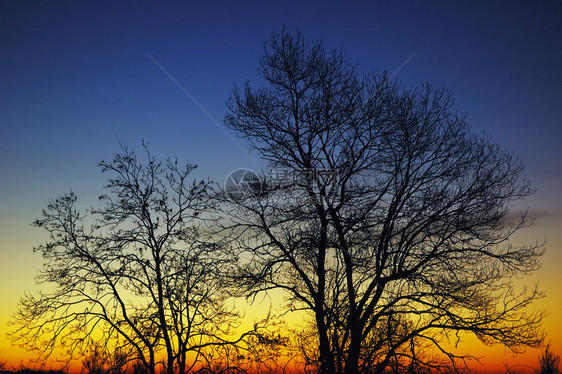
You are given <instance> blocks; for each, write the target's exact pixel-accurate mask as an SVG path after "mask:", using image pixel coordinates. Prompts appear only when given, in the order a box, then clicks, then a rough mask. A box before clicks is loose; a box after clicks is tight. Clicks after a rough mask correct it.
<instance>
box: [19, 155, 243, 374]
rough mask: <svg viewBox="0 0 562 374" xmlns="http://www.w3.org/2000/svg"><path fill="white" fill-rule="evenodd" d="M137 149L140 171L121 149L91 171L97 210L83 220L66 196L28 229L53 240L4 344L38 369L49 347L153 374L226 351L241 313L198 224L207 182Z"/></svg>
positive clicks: (217, 251)
mask: <svg viewBox="0 0 562 374" xmlns="http://www.w3.org/2000/svg"><path fill="white" fill-rule="evenodd" d="M145 150H146V160H145V161H141V160H139V158H138V157H137V156H136V154H135V152H134V151H133V150H131V149H129V148H127V147H123V152H122V153H118V154H115V155H114V157H113V160H112V161H110V162H105V161H104V162H101V163H100V167H101V169H102V171H103V172H105V173H108V174H110V177H109V179H108V181H107V184H106V185H105V189H106V193H105V194H103V195H102V196H100V201H101V203H102V205H101V207H99V208H90V209H88V210H86V211H81V210H80V209H79V208H78V207H77V197H76V195H75V194H74V193H72V192H71V193H69V194H66V195H63V196H61V197H59V198H57V199H55V200H53V201H51V202H50V203H49V205H48V206H47V209H45V210H44V211H43V216H42V218H40V219H38V220H36V221H35V226H37V227H41V228H44V229H45V230H47V232H48V233H49V234H50V239H49V240H48V241H47V242H46V243H45V244H43V245H41V246H39V247H37V248H35V251H37V252H39V253H41V254H42V256H43V258H44V260H45V264H44V266H43V268H42V269H41V272H40V275H39V276H38V282H39V284H40V285H42V289H41V291H40V292H39V294H37V295H33V294H29V295H26V296H25V297H24V298H22V299H21V302H20V305H19V309H18V311H17V313H16V315H15V320H14V324H15V327H14V331H13V332H12V338H13V340H14V341H15V342H16V343H18V344H21V345H23V346H24V347H26V348H27V349H30V350H34V351H36V352H38V353H39V354H40V356H39V359H40V360H43V359H45V358H46V356H48V355H50V354H51V353H52V352H53V350H55V349H56V348H57V347H61V348H65V349H66V351H67V353H68V359H72V358H77V357H81V356H82V355H84V354H86V353H87V352H88V350H91V348H92V347H96V349H97V350H96V352H98V353H100V352H101V351H100V349H102V348H103V349H106V350H110V351H118V352H121V354H122V355H125V356H126V357H128V358H129V360H137V361H138V360H140V361H141V362H142V363H143V364H144V365H145V366H146V368H147V369H148V370H149V372H150V373H151V374H154V373H156V372H157V368H158V365H159V364H160V363H161V364H162V366H163V368H164V369H165V371H166V372H167V373H169V374H170V373H172V372H174V371H176V372H179V373H180V374H181V373H184V372H189V371H190V369H191V368H193V365H195V364H196V363H197V362H200V363H201V361H203V362H204V361H205V355H206V354H209V350H208V348H210V347H216V346H221V345H224V344H228V343H232V342H228V341H227V339H229V334H231V333H232V331H231V328H232V327H234V326H236V325H237V324H238V314H237V312H235V311H234V310H233V309H232V308H230V307H228V304H227V300H228V298H229V293H228V288H227V287H226V286H225V285H224V284H222V281H221V279H223V272H225V271H227V270H228V267H229V264H230V259H229V256H228V255H227V254H226V252H225V251H224V250H223V247H222V246H221V245H220V243H218V242H216V241H214V240H211V239H210V238H208V237H206V235H204V233H203V231H202V230H200V222H199V221H198V218H199V217H198V216H199V214H200V213H201V211H202V210H205V209H206V206H207V197H206V196H207V189H208V183H206V182H198V183H196V182H192V181H190V180H189V179H188V178H189V175H190V173H191V172H192V170H193V169H194V166H193V165H190V164H187V165H184V166H182V165H180V164H178V162H177V160H171V159H169V160H167V161H164V162H162V161H159V160H157V159H156V158H154V157H153V156H151V155H150V153H149V151H148V148H147V147H146V146H145ZM236 340H237V339H236ZM60 352H61V351H58V353H60ZM63 352H64V351H63ZM111 353H112V352H111ZM100 354H101V353H100ZM161 360H162V361H161Z"/></svg>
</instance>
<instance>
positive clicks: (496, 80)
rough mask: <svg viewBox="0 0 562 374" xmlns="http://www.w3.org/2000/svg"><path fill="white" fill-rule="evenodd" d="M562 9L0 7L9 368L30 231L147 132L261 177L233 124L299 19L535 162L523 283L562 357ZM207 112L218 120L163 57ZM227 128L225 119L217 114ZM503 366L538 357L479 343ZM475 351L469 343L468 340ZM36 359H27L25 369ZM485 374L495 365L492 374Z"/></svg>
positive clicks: (15, 354) (523, 238)
mask: <svg viewBox="0 0 562 374" xmlns="http://www.w3.org/2000/svg"><path fill="white" fill-rule="evenodd" d="M561 19H562V2H561V1H542V2H536V3H532V2H530V1H519V2H518V1H505V2H494V1H492V2H490V1H481V2H468V1H467V2H466V3H465V4H464V5H460V4H453V2H449V1H432V2H421V1H394V2H392V4H391V3H390V2H386V3H382V2H370V1H369V2H367V1H354V2H344V1H341V2H327V1H302V2H301V1H276V2H271V3H270V2H265V1H236V2H232V1H231V2H226V1H225V2H217V1H205V2H204V1H200V2H188V1H186V2H180V1H177V2H165V1H153V2H148V1H139V2H134V3H133V2H130V3H126V2H122V3H120V4H114V3H113V2H109V1H107V2H99V1H97V2H90V3H86V2H66V1H57V2H46V1H36V2H30V1H6V0H3V1H2V2H0V359H2V358H3V359H12V360H13V361H15V360H17V361H15V362H16V363H19V362H20V360H22V359H23V360H27V357H28V356H25V355H23V354H22V353H21V351H20V350H18V349H15V348H12V347H11V346H10V343H9V341H7V340H6V338H5V332H6V330H7V327H6V322H7V321H8V319H9V315H10V313H12V312H13V311H14V309H15V307H16V303H17V300H18V298H19V297H20V296H21V295H22V294H23V293H24V292H25V291H28V290H33V289H36V287H35V286H34V280H33V276H34V274H36V270H37V269H38V268H39V266H40V265H41V263H42V260H41V258H40V256H38V255H37V254H33V252H32V247H33V246H34V245H37V244H39V243H41V242H42V241H43V240H45V239H46V237H45V234H44V233H43V232H41V231H40V230H39V229H36V228H33V227H31V226H30V223H31V222H32V221H33V219H34V218H37V217H39V215H40V212H41V209H42V208H43V207H44V206H45V205H46V203H47V201H48V199H49V198H51V197H55V196H56V195H58V194H62V193H65V192H68V191H69V189H70V188H72V190H73V191H74V192H75V193H76V194H77V195H78V196H79V198H80V199H82V200H83V202H84V203H85V204H86V205H89V204H90V203H93V202H95V201H94V199H95V196H97V195H98V194H99V193H100V191H101V185H102V184H103V180H104V177H103V176H102V175H101V173H100V172H99V169H98V168H97V166H96V165H97V163H98V162H99V161H100V160H102V159H108V158H110V157H111V155H112V154H113V153H114V152H116V151H118V141H123V142H125V143H127V144H129V145H132V146H135V147H138V146H139V145H140V142H141V139H146V140H147V141H148V142H149V143H150V145H151V149H152V151H153V152H154V153H155V154H156V155H158V156H161V157H167V156H174V155H176V156H178V158H180V159H181V160H185V161H190V162H192V163H195V164H197V165H199V169H198V171H197V173H196V176H197V177H198V178H204V177H207V176H210V177H211V178H213V179H215V180H216V181H219V182H221V183H222V181H223V180H224V179H225V177H226V176H227V175H228V173H229V172H230V171H231V170H234V169H236V168H240V167H247V168H254V169H257V168H261V167H263V163H262V162H261V161H260V160H259V158H258V157H257V155H255V154H248V151H247V150H246V149H247V147H246V143H245V142H243V141H241V144H242V149H241V148H240V147H239V146H238V145H237V144H235V142H233V141H232V140H231V139H230V138H229V136H227V135H226V134H225V133H224V129H221V127H220V126H221V124H222V121H223V118H224V114H225V105H224V103H225V100H226V99H227V97H228V95H229V92H230V90H231V89H232V87H233V85H234V83H235V82H238V83H241V82H243V81H244V80H245V79H250V80H252V81H253V82H255V83H257V84H258V85H259V84H260V82H259V81H258V76H257V73H256V69H257V66H258V65H257V63H258V62H257V60H258V57H259V56H260V54H261V52H262V43H263V41H264V40H266V39H268V38H269V36H270V35H271V33H272V32H274V31H279V30H280V29H281V27H282V26H283V25H286V27H287V29H288V30H289V31H293V30H295V29H300V30H301V31H302V32H303V33H304V35H305V37H306V38H309V39H315V38H321V39H323V40H324V42H325V45H326V46H327V47H328V48H337V47H343V48H344V49H345V50H346V51H347V55H348V57H349V58H351V59H352V60H357V61H358V62H359V64H360V69H361V71H363V72H369V71H373V70H378V71H383V70H386V71H388V72H390V73H392V72H394V71H396V69H398V68H399V67H400V66H401V65H403V63H404V62H407V63H406V64H405V65H404V66H403V67H402V69H400V70H399V71H398V72H397V74H396V78H397V79H399V80H401V81H402V82H403V83H404V84H406V85H418V84H420V83H423V82H429V83H431V84H432V85H433V86H435V87H441V86H445V87H447V88H448V89H450V90H451V91H453V92H454V94H455V96H456V99H457V101H456V108H457V110H458V111H459V112H466V113H468V119H469V122H470V123H471V125H472V127H473V130H474V131H475V132H478V133H481V132H483V131H485V132H486V133H488V134H490V135H491V136H492V138H493V139H494V140H495V141H497V142H498V143H500V144H502V145H503V147H504V148H506V149H508V150H511V151H513V152H515V153H516V154H517V155H518V156H520V157H521V158H522V159H523V161H524V163H525V164H526V165H527V168H526V170H525V176H526V177H528V178H530V179H531V180H532V181H533V182H534V184H535V186H536V187H537V190H538V191H537V193H536V195H535V196H533V197H532V198H530V199H528V200H526V201H524V202H523V203H522V204H521V205H520V206H517V208H523V209H525V208H526V207H527V206H528V207H529V208H530V210H531V211H532V212H533V214H534V216H535V217H536V224H535V226H534V227H532V228H531V229H529V230H526V231H525V232H523V233H521V234H520V235H518V236H517V238H516V241H517V242H518V243H523V244H524V243H528V242H534V241H535V240H538V241H539V242H540V241H543V240H545V239H546V240H547V242H548V246H547V250H548V253H547V254H546V255H545V257H544V258H543V263H544V265H543V267H542V269H541V270H540V271H539V272H537V273H536V274H534V275H533V276H531V277H529V278H526V279H524V280H523V282H524V283H528V284H534V283H539V285H540V287H541V288H542V289H545V290H547V292H548V296H547V298H546V299H545V300H542V301H541V302H540V303H539V304H538V306H539V307H542V308H545V309H547V310H548V311H549V312H550V313H551V314H550V316H549V317H547V319H546V320H545V323H544V325H545V328H546V330H547V333H548V334H549V338H548V339H551V340H552V343H553V346H554V349H555V351H558V353H562V334H560V331H561V330H562V328H561V327H562V323H561V322H559V318H558V315H559V313H560V310H561V309H562V297H561V292H560V288H559V285H560V284H562V271H560V269H562V253H561V252H562V251H561V245H562V230H561V223H562V200H561V198H560V194H561V191H562V162H561V161H562V146H561V145H562V73H561V72H560V67H562V22H561V21H560V20H561ZM150 56H152V57H153V58H154V59H155V60H156V61H158V62H159V63H160V64H161V66H162V67H164V68H165V69H166V70H167V71H168V72H169V73H170V74H171V75H172V76H173V77H174V79H176V81H177V82H179V84H181V85H182V86H183V87H184V89H185V90H186V91H187V92H189V94H190V95H192V96H193V97H194V98H195V99H196V100H197V101H198V102H199V104H200V106H201V107H203V108H205V111H207V113H205V112H204V111H203V110H202V109H201V107H200V106H198V105H197V104H196V103H194V101H192V99H191V98H190V97H188V95H186V93H185V92H183V91H182V89H180V88H179V87H178V86H177V85H176V84H175V83H174V82H173V81H172V80H171V79H170V78H169V77H168V76H167V75H166V74H165V73H164V72H163V71H162V70H161V69H160V68H159V67H158V66H157V65H156V64H155V62H154V61H153V60H152V59H151V58H150ZM211 117H212V118H214V119H216V121H218V124H217V123H215V121H214V120H213V119H212V118H211ZM465 347H466V350H467V351H471V352H478V353H480V354H482V355H486V356H487V361H485V362H487V363H488V365H491V364H490V363H491V362H496V363H499V365H500V367H503V365H504V364H508V365H517V364H522V365H526V364H535V363H536V356H537V355H538V353H539V352H538V351H530V352H528V353H527V354H526V355H524V356H523V357H522V358H513V357H511V356H509V355H506V354H505V352H504V350H503V349H502V348H501V347H500V348H494V349H488V348H485V349H483V348H482V347H479V346H478V345H477V344H474V343H472V342H470V341H469V342H467V343H466V344H465ZM461 348H462V346H461ZM24 362H25V361H24ZM488 368H489V369H488V372H492V368H491V366H488Z"/></svg>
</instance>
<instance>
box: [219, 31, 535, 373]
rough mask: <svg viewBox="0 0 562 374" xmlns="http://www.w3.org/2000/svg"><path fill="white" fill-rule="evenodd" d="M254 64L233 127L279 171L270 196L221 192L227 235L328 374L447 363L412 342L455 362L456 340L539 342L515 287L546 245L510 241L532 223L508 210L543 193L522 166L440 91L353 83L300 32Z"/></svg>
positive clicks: (236, 98) (254, 282) (337, 56)
mask: <svg viewBox="0 0 562 374" xmlns="http://www.w3.org/2000/svg"><path fill="white" fill-rule="evenodd" d="M259 66H260V68H259V73H260V75H261V77H262V78H263V79H264V81H265V83H266V86H265V87H263V88H259V89H253V88H252V86H251V85H250V83H248V82H247V83H246V84H245V85H244V86H243V87H242V88H241V87H235V88H234V90H233V92H232V95H231V97H230V99H229V101H228V103H227V105H228V109H229V112H228V114H227V116H226V118H225V123H226V124H227V125H228V126H229V127H230V128H231V129H233V130H234V131H236V132H237V133H238V134H239V135H240V136H242V137H244V138H246V139H247V140H248V141H249V143H250V145H251V147H252V149H254V150H256V151H257V152H259V154H260V156H261V157H262V158H263V159H265V160H267V161H268V162H269V166H270V167H271V170H272V172H270V173H269V174H267V175H266V176H264V178H263V181H262V183H263V186H262V188H261V189H260V190H261V191H262V192H261V193H259V194H250V196H247V197H245V198H240V199H230V200H229V199H228V194H226V195H225V196H224V197H225V199H224V200H225V203H226V204H230V205H229V207H228V208H226V209H229V212H230V219H231V221H230V222H229V223H225V224H224V226H223V229H224V230H225V231H224V233H225V234H226V236H227V237H229V238H231V240H232V242H231V245H232V246H234V247H236V248H238V249H239V250H240V251H241V258H242V259H247V261H246V262H245V263H244V264H243V265H242V268H241V270H240V272H239V274H238V280H239V281H240V282H241V284H243V285H244V286H245V288H246V289H247V292H248V294H249V295H250V296H252V295H255V294H257V293H260V292H267V291H268V290H271V289H281V290H284V291H285V292H286V295H287V301H288V306H289V308H291V309H293V310H295V309H301V310H305V311H307V312H308V313H309V315H310V316H311V319H312V321H313V322H312V325H313V326H314V329H315V331H316V336H315V340H316V344H315V347H316V349H315V356H316V359H317V360H318V364H319V372H321V373H330V374H332V373H344V372H345V373H359V372H363V373H367V372H369V373H371V372H375V373H382V372H383V371H385V370H387V369H389V368H390V367H391V365H392V364H393V363H394V364H398V365H402V366H404V365H407V361H408V360H410V361H412V362H414V365H416V366H418V367H421V366H424V367H425V369H431V368H435V369H440V368H443V366H442V364H440V363H432V362H431V361H428V360H423V361H422V360H417V359H416V357H417V356H415V355H412V354H411V353H408V352H412V351H410V349H409V347H410V345H411V344H412V342H414V343H415V344H418V346H419V347H422V346H424V344H425V343H428V344H430V345H431V346H432V347H434V348H437V350H439V351H441V352H442V353H443V354H445V355H446V357H448V358H449V359H450V361H451V365H453V366H454V367H456V368H459V366H458V365H459V364H462V363H463V362H464V361H465V359H466V358H468V356H457V355H455V354H454V353H452V352H451V350H449V349H448V346H447V344H446V343H445V341H451V340H452V341H455V340H456V339H458V336H459V335H458V333H459V332H466V333H472V334H474V335H475V336H476V337H477V338H479V339H480V340H481V341H482V342H484V343H486V344H492V343H502V344H505V345H506V346H507V347H508V348H509V349H511V350H513V351H517V350H518V349H520V348H521V347H524V346H527V345H530V346H537V345H538V344H540V343H541V341H542V335H541V333H540V331H539V330H538V324H539V322H540V320H541V318H542V314H541V313H540V312H537V313H527V312H526V311H525V310H526V307H527V306H528V305H529V304H530V303H531V302H532V301H533V300H534V299H536V298H538V297H540V296H542V294H541V293H540V292H539V291H537V290H536V289H533V290H530V291H529V292H528V291H520V292H516V290H515V289H514V286H513V285H512V284H511V281H510V279H512V277H514V276H518V275H521V274H527V273H529V272H531V271H533V270H535V269H537V268H538V267H539V263H538V257H539V256H540V255H541V254H542V251H543V249H542V246H540V245H531V246H528V247H515V246H512V245H510V244H508V240H509V239H510V237H511V235H512V234H513V233H514V232H515V231H517V230H518V229H520V228H523V227H525V226H527V225H528V220H527V219H526V216H525V214H521V217H520V219H517V220H515V221H513V222H512V221H510V220H509V219H508V218H509V217H508V214H509V213H510V204H511V202H513V201H514V200H518V199H521V198H524V197H525V196H528V195H530V194H532V193H533V188H532V187H531V186H530V184H529V183H528V182H527V181H524V180H523V181H522V180H521V179H520V172H521V170H522V168H523V166H522V164H521V163H520V161H519V160H518V159H517V158H515V157H514V156H513V155H512V154H510V153H508V152H505V151H503V150H502V149H501V148H500V147H499V146H498V145H496V144H494V143H493V142H491V140H490V139H489V138H488V137H485V136H477V135H474V134H472V133H471V132H470V129H469V127H468V125H467V123H466V121H465V118H464V117H463V116H459V115H457V114H456V112H455V111H454V109H453V99H452V97H451V95H450V94H449V93H448V92H447V91H446V90H435V89H432V88H431V87H430V86H428V85H425V86H423V87H421V88H401V87H400V86H399V85H398V84H397V83H395V82H393V81H391V80H390V79H389V78H388V77H387V76H386V75H385V74H369V75H366V76H364V77H359V75H358V73H357V67H356V66H355V65H353V64H351V63H350V62H349V61H348V60H347V59H346V57H345V55H344V53H343V52H341V51H332V52H331V53H330V52H326V51H325V49H324V48H323V46H322V43H321V42H318V41H317V42H309V41H306V40H305V39H304V38H303V36H302V35H301V34H300V33H297V34H296V35H293V34H290V33H287V32H285V31H283V32H282V33H280V34H275V35H274V36H273V37H272V39H271V40H270V41H269V42H267V43H266V44H265V47H264V54H263V56H262V57H261V59H260V65H259ZM279 174H281V175H283V177H282V178H279ZM227 192H228V191H227ZM309 354H310V352H309ZM396 360H398V361H396ZM404 360H406V361H404ZM420 370H421V369H420Z"/></svg>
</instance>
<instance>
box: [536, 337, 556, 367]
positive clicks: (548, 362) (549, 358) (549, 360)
mask: <svg viewBox="0 0 562 374" xmlns="http://www.w3.org/2000/svg"><path fill="white" fill-rule="evenodd" d="M559 364H560V356H558V355H557V354H555V353H554V352H552V350H551V347H550V343H549V344H548V345H547V346H546V349H545V350H544V352H543V353H542V355H541V356H540V357H539V365H540V369H539V370H537V374H559V373H560V370H559V369H558V365H559Z"/></svg>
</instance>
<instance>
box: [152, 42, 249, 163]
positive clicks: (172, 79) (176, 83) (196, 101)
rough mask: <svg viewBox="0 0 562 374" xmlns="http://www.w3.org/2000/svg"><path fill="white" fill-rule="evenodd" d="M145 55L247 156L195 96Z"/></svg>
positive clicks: (237, 142) (157, 62) (246, 152)
mask: <svg viewBox="0 0 562 374" xmlns="http://www.w3.org/2000/svg"><path fill="white" fill-rule="evenodd" d="M146 55H147V56H148V58H150V60H152V62H153V63H154V65H156V66H157V67H158V68H159V69H160V70H161V71H162V72H163V73H164V74H165V75H166V76H167V77H168V78H169V79H170V80H171V81H172V82H173V83H174V84H175V85H176V86H177V87H178V88H179V89H180V90H181V91H182V92H183V93H184V94H185V95H186V96H187V97H189V99H190V100H191V101H192V102H193V103H194V104H195V105H196V106H197V107H198V108H199V109H200V110H201V111H202V112H203V113H205V115H206V116H207V117H208V118H209V119H210V120H211V122H213V123H214V124H215V125H216V126H217V127H218V128H220V129H221V130H222V132H223V133H224V134H225V135H226V136H227V137H228V138H229V139H230V140H231V141H232V142H233V143H234V144H235V145H236V146H237V147H238V148H239V149H240V150H241V151H242V152H244V153H245V154H246V155H247V154H248V150H247V149H246V148H245V147H244V146H243V145H242V144H240V142H239V141H238V140H237V139H236V138H235V137H234V136H232V134H231V133H230V132H228V130H227V129H226V128H225V127H224V126H223V125H222V124H221V123H220V122H219V121H218V120H217V119H216V118H215V116H213V115H212V114H211V113H210V112H209V111H208V110H207V108H205V107H204V106H203V104H201V103H200V102H199V100H197V99H196V98H195V96H193V95H192V94H191V92H189V91H188V90H187V89H186V88H185V87H184V86H183V85H182V84H181V83H180V82H178V80H177V79H176V78H175V77H174V76H173V75H172V74H171V73H170V72H169V71H168V70H166V68H165V67H164V66H162V64H161V63H160V62H159V61H158V60H156V59H155V58H154V57H153V56H152V55H151V54H150V53H148V52H146Z"/></svg>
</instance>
